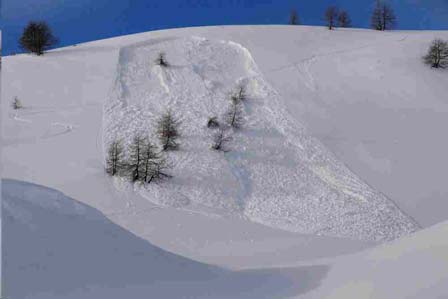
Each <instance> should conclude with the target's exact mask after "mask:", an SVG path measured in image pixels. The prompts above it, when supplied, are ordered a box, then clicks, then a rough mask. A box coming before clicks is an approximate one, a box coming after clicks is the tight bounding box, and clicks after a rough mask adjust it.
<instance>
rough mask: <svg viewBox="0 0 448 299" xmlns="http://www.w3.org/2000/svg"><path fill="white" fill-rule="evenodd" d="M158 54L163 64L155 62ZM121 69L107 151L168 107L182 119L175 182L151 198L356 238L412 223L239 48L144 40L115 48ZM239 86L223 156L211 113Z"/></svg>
mask: <svg viewBox="0 0 448 299" xmlns="http://www.w3.org/2000/svg"><path fill="white" fill-rule="evenodd" d="M160 52H164V53H165V54H166V56H167V59H168V60H169V64H170V66H169V67H161V66H158V65H155V62H154V61H155V59H156V58H157V56H158V54H159V53H160ZM117 72H118V74H117V79H116V81H115V85H114V88H113V90H112V92H111V93H112V94H111V97H110V99H109V100H108V101H107V102H106V104H105V113H104V121H105V123H104V134H103V137H104V139H105V145H106V146H105V148H107V145H108V144H110V142H111V141H112V140H116V139H121V140H124V141H125V144H126V143H127V144H130V143H131V141H132V138H133V136H136V135H137V134H147V135H150V136H151V135H152V136H156V133H155V132H154V131H155V130H154V128H156V126H157V119H158V118H160V115H161V114H162V113H163V112H164V111H165V110H168V109H170V110H171V111H173V112H174V113H176V114H178V116H179V117H181V118H182V128H181V134H182V135H183V138H182V139H181V141H182V145H181V149H180V150H179V151H178V152H176V153H170V154H168V157H169V158H170V159H172V160H174V161H173V165H174V169H173V170H172V173H173V174H174V179H173V180H171V182H169V183H165V184H160V185H159V186H157V185H154V184H153V185H150V186H149V187H148V188H146V190H144V196H145V197H146V198H148V199H149V200H151V201H154V202H155V203H158V204H168V205H173V206H176V207H180V206H186V207H189V208H193V209H195V205H198V206H205V207H207V208H208V209H215V210H220V209H224V210H225V211H227V212H228V211H230V212H234V213H241V214H242V215H244V216H247V217H248V218H249V219H251V220H254V221H257V222H260V223H263V224H267V225H271V226H274V227H280V228H284V229H289V230H292V231H297V232H301V233H309V234H322V235H330V236H339V237H350V238H354V239H366V240H381V239H394V238H396V237H398V236H401V235H403V234H407V233H409V232H412V231H415V230H416V229H417V228H418V226H417V225H416V224H415V223H414V222H413V221H412V219H410V218H409V217H407V216H406V215H405V214H403V213H402V212H401V211H400V210H399V209H398V208H397V207H396V206H395V204H394V203H392V202H391V201H389V200H388V199H387V198H385V197H384V196H383V195H382V194H381V193H378V192H375V191H374V190H372V189H371V188H370V187H369V186H368V185H367V184H365V183H364V182H363V181H362V180H360V179H359V178H358V177H356V176H355V175H354V174H353V173H351V172H350V171H349V170H348V169H347V168H345V167H344V166H343V165H342V164H341V163H340V162H338V161H337V160H336V159H335V158H334V156H332V155H331V154H330V153H329V152H328V151H327V150H326V149H325V148H323V147H322V146H321V144H320V143H319V142H318V141H317V140H316V139H313V138H312V137H311V135H310V133H308V132H307V131H306V130H305V129H304V128H303V127H302V125H301V124H300V123H299V122H298V121H294V119H293V118H292V117H291V116H289V115H288V112H287V111H286V109H285V108H284V102H283V101H281V98H280V96H279V94H278V93H277V92H276V91H275V90H273V89H272V88H271V87H270V86H269V84H268V83H267V82H266V81H265V79H264V77H263V76H262V74H261V72H260V71H259V69H258V67H257V65H256V63H255V61H254V60H253V59H252V56H251V54H250V52H249V51H248V50H247V49H245V48H244V47H242V46H241V45H239V44H236V43H234V42H231V41H230V42H226V41H219V40H207V39H204V38H200V37H186V38H179V39H175V38H167V39H161V40H159V39H154V40H149V41H148V42H147V43H146V44H145V43H138V44H137V45H131V46H127V47H125V48H123V49H121V50H120V54H119V61H118V70H117ZM241 85H243V86H246V88H247V99H246V100H245V101H244V103H243V106H244V111H243V114H244V123H243V126H242V129H240V130H235V129H232V130H229V131H230V132H229V133H228V134H230V133H233V141H232V143H231V144H230V145H229V146H228V147H229V149H230V151H229V152H228V153H219V152H214V151H212V150H211V149H210V144H211V142H212V133H213V130H210V129H208V128H207V127H206V122H207V119H208V117H211V116H218V117H221V119H220V121H221V124H222V126H225V121H224V120H222V116H223V115H225V112H226V110H227V109H228V106H229V104H230V95H231V93H232V92H235V90H236V88H237V87H238V86H241ZM155 138H156V137H153V139H155Z"/></svg>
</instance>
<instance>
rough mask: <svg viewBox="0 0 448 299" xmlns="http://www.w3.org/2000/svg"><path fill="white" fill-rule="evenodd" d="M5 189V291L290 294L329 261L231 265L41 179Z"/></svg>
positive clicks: (75, 298)
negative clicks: (138, 231)
mask: <svg viewBox="0 0 448 299" xmlns="http://www.w3.org/2000/svg"><path fill="white" fill-rule="evenodd" d="M2 197H3V207H4V210H3V220H4V222H3V228H4V230H3V232H4V235H3V237H4V240H5V242H4V248H3V254H4V259H3V285H4V289H3V295H4V296H5V298H9V299H22V298H29V299H56V298H66V299H79V298H82V299H97V298H108V299H122V298H148V297H150V298H253V299H259V298H266V299H267V298H290V297H291V296H294V295H297V294H302V293H305V292H307V291H309V290H311V289H313V288H315V287H317V285H318V282H319V281H320V280H321V279H322V278H323V276H324V275H325V273H326V271H327V269H328V267H326V266H309V267H299V268H291V269H268V270H252V271H238V272H234V271H229V270H226V269H222V268H219V267H216V266H213V265H207V264H204V263H199V262H196V261H193V260H190V259H188V258H184V257H182V256H178V255H175V254H172V253H170V252H167V251H164V250H162V249H160V248H158V247H156V246H154V245H152V244H151V243H148V242H147V241H145V240H143V239H140V238H139V237H137V236H135V235H133V234H131V233H130V232H128V231H126V230H125V229H123V228H121V227H120V226H118V225H116V224H114V223H113V222H111V221H110V220H108V219H107V218H106V217H105V216H104V215H103V214H101V213H100V212H98V211H97V210H95V209H93V208H92V207H89V206H87V205H84V204H81V203H78V202H76V201H74V200H73V199H71V198H69V197H66V196H65V195H64V194H63V193H61V192H59V191H56V190H53V189H50V188H47V187H44V186H39V185H34V184H31V183H26V182H22V181H13V180H3V181H2ZM297 281H300V283H297Z"/></svg>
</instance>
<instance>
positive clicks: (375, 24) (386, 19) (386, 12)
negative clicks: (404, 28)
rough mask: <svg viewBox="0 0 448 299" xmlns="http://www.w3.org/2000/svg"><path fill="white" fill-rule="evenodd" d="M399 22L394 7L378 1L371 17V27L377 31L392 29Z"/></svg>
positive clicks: (380, 0)
mask: <svg viewBox="0 0 448 299" xmlns="http://www.w3.org/2000/svg"><path fill="white" fill-rule="evenodd" d="M396 22H397V18H396V16H395V13H394V11H393V9H392V7H391V6H390V5H389V4H388V3H386V2H383V1H382V0H376V4H375V8H374V9H373V13H372V17H371V27H372V28H373V29H375V30H382V31H384V30H389V29H392V28H393V27H394V26H395V24H396Z"/></svg>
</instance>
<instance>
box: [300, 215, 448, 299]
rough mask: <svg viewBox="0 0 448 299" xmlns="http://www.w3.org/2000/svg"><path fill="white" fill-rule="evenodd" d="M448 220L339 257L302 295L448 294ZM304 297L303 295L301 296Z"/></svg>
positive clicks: (398, 297)
mask: <svg viewBox="0 0 448 299" xmlns="http://www.w3.org/2000/svg"><path fill="white" fill-rule="evenodd" d="M447 234H448V222H443V223H440V224H438V225H435V226H433V227H430V228H428V229H425V230H423V231H419V232H417V233H415V234H413V235H411V236H407V237H405V238H402V239H399V240H396V241H394V242H391V243H388V244H383V245H381V246H379V247H376V248H374V249H371V250H368V251H366V252H362V253H358V254H354V255H350V256H347V257H344V258H341V259H339V260H338V261H337V262H336V263H334V265H332V267H331V270H330V271H329V273H328V275H327V277H326V278H325V279H324V280H323V281H322V283H321V287H319V288H318V289H317V290H316V291H313V292H311V293H309V294H307V295H305V296H303V298H313V299H314V298H315V299H323V298H326V299H330V298H332V299H333V298H334V299H339V298H358V299H362V298H369V299H383V298H394V299H405V298H406V299H411V298H413V299H417V298H441V299H442V298H448V238H447V237H446V236H447ZM300 298H302V297H300Z"/></svg>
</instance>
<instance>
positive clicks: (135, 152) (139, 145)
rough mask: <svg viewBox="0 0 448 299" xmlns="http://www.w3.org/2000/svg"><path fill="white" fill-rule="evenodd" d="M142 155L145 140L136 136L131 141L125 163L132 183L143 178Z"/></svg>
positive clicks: (143, 157)
mask: <svg viewBox="0 0 448 299" xmlns="http://www.w3.org/2000/svg"><path fill="white" fill-rule="evenodd" d="M144 154H145V139H144V138H143V137H142V136H141V135H136V136H134V138H133V139H132V143H131V145H130V147H129V158H128V163H127V169H128V174H129V176H130V179H131V181H132V182H136V181H139V180H141V179H142V177H143V173H144V169H143V166H144V165H143V161H144V159H145V156H144Z"/></svg>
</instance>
